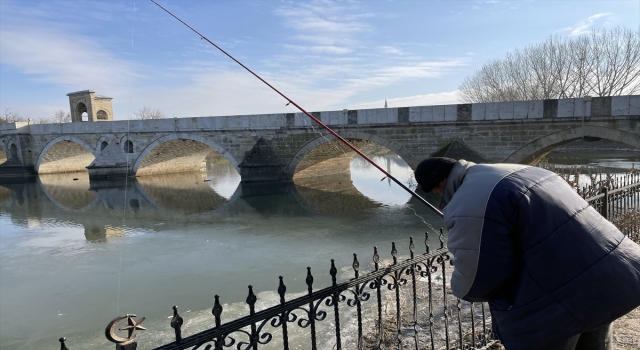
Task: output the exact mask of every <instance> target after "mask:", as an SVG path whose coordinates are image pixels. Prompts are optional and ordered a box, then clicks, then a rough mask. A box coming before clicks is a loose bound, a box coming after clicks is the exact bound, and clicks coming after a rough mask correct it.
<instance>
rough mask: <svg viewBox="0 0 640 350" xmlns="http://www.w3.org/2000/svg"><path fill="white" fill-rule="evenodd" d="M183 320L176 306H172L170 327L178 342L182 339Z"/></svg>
mask: <svg viewBox="0 0 640 350" xmlns="http://www.w3.org/2000/svg"><path fill="white" fill-rule="evenodd" d="M183 322H184V320H183V319H182V317H180V315H179V314H178V306H176V305H174V306H173V318H171V322H170V325H171V328H173V330H174V332H175V334H176V343H180V342H181V341H182V323H183Z"/></svg>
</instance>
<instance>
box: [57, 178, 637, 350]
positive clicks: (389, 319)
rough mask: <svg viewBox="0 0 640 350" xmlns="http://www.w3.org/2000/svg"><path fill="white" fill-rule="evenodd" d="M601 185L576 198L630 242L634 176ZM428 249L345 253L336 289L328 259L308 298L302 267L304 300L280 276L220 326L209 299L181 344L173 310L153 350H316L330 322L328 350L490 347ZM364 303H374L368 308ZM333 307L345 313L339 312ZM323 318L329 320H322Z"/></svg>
mask: <svg viewBox="0 0 640 350" xmlns="http://www.w3.org/2000/svg"><path fill="white" fill-rule="evenodd" d="M607 181H608V184H610V185H612V186H613V187H611V188H609V187H607V186H604V187H599V188H598V191H599V192H598V193H597V194H595V195H593V192H594V190H593V189H590V188H587V189H585V190H584V191H580V192H579V193H580V194H581V195H583V198H585V200H586V201H587V202H588V203H589V204H591V205H592V206H593V207H594V208H596V209H597V210H599V211H600V212H601V213H603V215H605V217H607V218H608V219H609V220H611V221H612V222H613V223H614V224H616V225H617V226H618V227H621V230H622V231H623V233H625V234H627V235H629V237H632V235H635V237H636V239H638V238H637V237H638V231H639V230H640V227H639V226H640V225H639V224H638V222H639V221H638V218H640V214H638V210H637V209H638V204H639V200H640V176H637V174H633V175H630V176H625V177H623V178H622V179H613V178H610V179H609V180H607ZM594 186H595V185H594ZM598 186H599V185H598ZM585 194H591V195H590V196H586V195H585ZM629 213H635V214H634V215H638V216H636V217H635V219H634V220H632V221H631V223H630V224H628V225H627V226H625V227H624V228H623V227H622V226H621V225H623V221H621V220H622V219H621V217H622V216H623V215H628V214H629ZM429 242H430V239H429V234H428V233H425V237H424V249H425V253H422V254H416V252H415V243H414V239H413V237H410V239H409V245H408V248H409V249H408V257H406V256H405V257H402V256H401V255H399V252H398V249H397V247H396V244H395V242H392V244H391V254H390V257H389V258H388V259H383V258H381V256H380V254H379V252H378V248H377V247H374V248H373V256H372V270H371V271H368V272H367V271H363V269H362V268H361V263H360V262H359V260H358V256H357V255H356V254H353V262H352V264H351V267H352V269H353V278H351V279H349V280H347V281H344V282H338V269H337V268H336V265H335V261H334V260H331V267H330V269H329V275H330V276H331V286H329V287H327V288H324V289H320V290H316V291H314V290H313V284H314V276H313V274H312V271H311V268H307V276H306V279H305V283H306V285H307V292H306V294H305V295H303V296H300V297H298V298H295V299H293V300H289V301H287V300H286V291H287V287H286V285H285V283H284V279H283V277H282V276H280V277H279V283H278V287H277V293H278V295H279V303H278V304H277V305H275V306H273V307H270V308H267V309H264V310H256V303H257V300H258V298H257V296H256V295H255V294H254V291H253V287H252V286H249V287H248V289H249V290H248V295H247V298H246V300H245V302H246V304H247V306H248V308H249V314H248V315H247V316H244V317H241V318H237V319H234V320H232V321H229V322H227V323H224V324H223V323H222V321H221V315H222V313H223V311H224V309H223V307H222V305H221V303H220V297H219V296H218V295H216V296H215V298H214V299H215V301H214V306H213V308H212V310H211V313H212V315H213V317H214V322H215V327H213V328H211V329H208V330H205V331H202V332H200V333H197V334H193V335H190V336H188V337H185V338H183V337H182V326H183V324H184V321H183V318H182V317H181V316H180V315H179V314H178V307H177V306H174V307H173V311H174V312H173V318H172V319H171V322H170V326H171V327H172V328H173V329H174V331H175V341H173V342H172V343H169V344H165V345H162V346H159V347H157V348H155V349H154V350H169V349H171V350H178V349H192V350H196V349H201V350H223V349H224V348H232V347H234V348H236V349H238V350H257V349H258V348H259V347H260V346H261V345H264V344H268V343H270V342H271V341H272V340H273V338H274V334H277V333H276V332H274V330H278V329H281V330H282V332H280V334H277V335H278V337H279V338H281V341H282V348H283V349H284V350H288V349H289V348H290V336H291V332H292V327H293V328H295V327H298V328H304V329H308V332H309V334H310V338H309V345H308V346H307V347H308V348H311V349H317V348H318V347H319V345H322V346H324V345H326V344H324V342H326V341H327V340H326V339H319V338H318V334H317V330H316V326H317V325H318V323H320V322H323V321H325V320H326V319H332V320H333V323H334V324H333V328H334V329H333V331H334V332H335V334H333V338H332V339H331V340H330V341H331V344H330V345H333V344H335V345H333V348H334V349H336V350H340V349H346V348H349V349H350V348H357V349H382V348H398V349H404V348H413V349H416V350H417V349H432V350H433V349H441V348H444V349H453V348H456V349H480V348H486V347H488V346H490V345H492V344H494V343H496V342H498V340H497V338H496V336H495V334H494V332H493V330H492V327H491V318H490V316H489V313H488V312H487V310H486V308H487V305H486V304H484V303H469V302H466V301H462V300H460V299H457V298H455V297H453V295H452V294H451V291H450V286H449V285H447V284H448V283H449V282H448V281H449V280H450V277H449V276H450V273H451V270H452V268H451V266H453V260H452V259H451V256H450V253H449V251H448V250H447V249H446V248H445V236H444V231H443V230H442V229H440V231H439V232H438V234H437V241H436V243H439V249H436V250H430V248H429ZM365 270H366V268H365ZM372 297H373V298H375V299H376V302H372V303H368V301H369V300H370V299H371V298H372ZM341 305H343V306H346V307H347V309H344V308H340V306H341ZM349 308H353V309H351V310H355V315H353V313H351V312H348V311H349V310H348V309H349ZM331 312H333V317H332V318H327V316H328V313H331ZM134 317H136V316H135V315H130V314H127V315H124V316H120V317H117V318H115V319H114V320H113V321H111V322H110V323H109V326H107V328H106V330H105V335H106V336H107V338H108V339H109V340H110V341H112V342H115V343H117V344H119V345H124V344H130V343H132V342H133V340H134V338H135V332H136V330H143V329H145V328H143V327H141V326H140V324H141V323H142V322H143V321H144V320H145V318H142V319H140V320H139V321H135V320H134V319H133V318H134ZM124 319H127V323H128V326H127V327H124V328H122V329H121V330H128V332H129V336H128V338H121V337H118V336H116V335H115V333H114V330H115V328H116V325H117V324H118V323H119V322H120V321H122V320H124ZM356 329H357V331H355V330H356ZM239 337H241V338H239ZM240 339H241V341H238V340H240ZM320 342H323V343H320ZM60 344H61V345H60V348H61V350H68V349H67V347H66V345H65V338H60ZM296 345H299V344H296Z"/></svg>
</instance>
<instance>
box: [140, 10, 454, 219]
mask: <svg viewBox="0 0 640 350" xmlns="http://www.w3.org/2000/svg"><path fill="white" fill-rule="evenodd" d="M151 2H153V3H154V4H156V5H157V6H158V7H159V8H161V9H163V10H164V11H165V12H166V13H168V14H170V15H171V16H172V17H173V18H175V19H177V20H178V21H179V22H180V23H182V24H184V25H185V26H186V27H187V28H189V29H191V30H192V31H193V32H194V33H196V34H198V36H200V39H201V40H206V41H207V42H208V43H209V44H211V45H213V46H214V47H215V48H216V49H218V50H220V52H222V53H223V54H225V55H226V56H227V57H229V58H230V59H232V60H233V61H234V62H236V63H237V64H239V65H240V66H241V67H242V68H244V69H245V70H247V72H249V73H251V74H252V75H253V76H254V77H256V78H258V79H259V80H260V81H261V82H263V83H264V84H265V85H267V86H268V87H269V88H271V90H273V91H275V92H276V93H277V94H278V95H280V96H282V98H284V99H285V100H287V102H288V103H287V105H289V104H292V105H294V106H295V107H296V108H297V109H299V110H300V112H302V113H304V114H305V115H306V116H307V117H309V118H311V120H313V121H314V122H316V123H317V124H318V125H320V126H321V127H322V128H323V129H325V130H326V131H328V132H329V133H330V134H331V135H333V136H334V137H335V138H337V139H338V140H340V141H342V143H344V144H345V145H347V146H348V147H349V148H351V149H352V150H353V151H354V152H356V153H357V154H358V155H359V156H360V157H362V158H363V159H364V160H366V161H367V162H369V163H371V165H373V166H374V167H376V168H377V169H378V170H380V171H381V172H382V173H383V174H384V175H385V176H386V177H387V178H389V179H391V180H393V182H395V183H396V184H398V186H400V187H402V189H404V190H405V191H407V192H409V193H410V194H411V195H412V196H413V197H415V198H416V199H417V200H419V201H420V202H422V203H423V204H424V205H426V206H427V207H429V209H431V210H433V212H435V213H436V214H438V215H439V216H440V217H444V215H443V214H442V212H441V211H440V210H438V208H436V207H435V206H433V205H432V204H431V203H429V202H427V200H426V199H424V198H422V197H421V196H420V195H418V194H417V193H416V192H415V191H413V190H412V189H410V188H409V187H407V186H405V185H404V184H403V183H402V182H400V181H399V180H398V179H396V178H395V177H394V176H392V175H391V174H390V173H388V172H387V171H386V170H384V169H383V168H382V167H380V166H379V165H378V164H376V163H375V162H374V161H373V160H371V159H370V158H369V157H367V155H365V154H364V153H362V152H361V151H360V150H359V149H357V148H356V147H355V146H354V145H352V144H351V143H350V142H349V141H347V140H345V139H344V138H343V137H342V136H340V135H338V134H337V133H336V132H335V131H333V130H332V129H331V128H330V127H328V126H327V125H325V124H324V123H323V122H321V121H320V120H319V119H318V118H316V117H314V116H313V115H312V114H311V113H309V112H307V111H306V110H304V109H303V108H302V107H300V106H299V105H298V104H297V103H295V102H294V101H293V100H292V99H290V98H289V97H287V96H286V95H285V94H283V93H282V92H280V91H279V90H278V89H276V88H275V87H273V86H272V85H271V84H269V83H268V82H267V81H266V80H264V79H262V77H260V76H259V75H258V74H256V73H254V72H253V71H252V70H251V69H249V68H248V67H247V66H245V65H244V64H242V62H240V61H238V60H237V59H236V58H235V57H233V56H231V55H230V54H229V53H227V52H226V51H225V50H223V49H222V48H221V47H220V46H218V45H216V44H215V43H214V42H213V41H211V40H209V39H208V38H207V37H206V36H204V35H202V34H200V32H198V31H197V30H195V29H194V28H192V27H191V26H190V25H188V24H187V23H185V22H184V21H183V20H181V19H180V18H178V16H176V15H174V14H173V13H171V11H169V10H167V9H166V8H164V7H162V6H161V5H160V4H158V3H157V2H155V0H151Z"/></svg>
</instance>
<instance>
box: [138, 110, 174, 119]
mask: <svg viewBox="0 0 640 350" xmlns="http://www.w3.org/2000/svg"><path fill="white" fill-rule="evenodd" d="M133 114H134V115H135V116H136V119H140V120H144V119H163V118H166V116H165V115H164V113H162V111H161V110H159V109H157V108H155V109H152V108H148V107H143V108H142V109H141V110H139V111H137V112H133Z"/></svg>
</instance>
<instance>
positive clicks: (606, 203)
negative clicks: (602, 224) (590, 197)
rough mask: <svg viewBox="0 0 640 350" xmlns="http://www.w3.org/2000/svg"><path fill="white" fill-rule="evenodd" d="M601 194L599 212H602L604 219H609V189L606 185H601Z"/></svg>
mask: <svg viewBox="0 0 640 350" xmlns="http://www.w3.org/2000/svg"><path fill="white" fill-rule="evenodd" d="M602 194H603V195H604V196H603V197H602V209H601V213H600V214H602V216H603V217H604V218H605V219H607V220H609V189H608V188H607V187H603V188H602Z"/></svg>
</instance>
